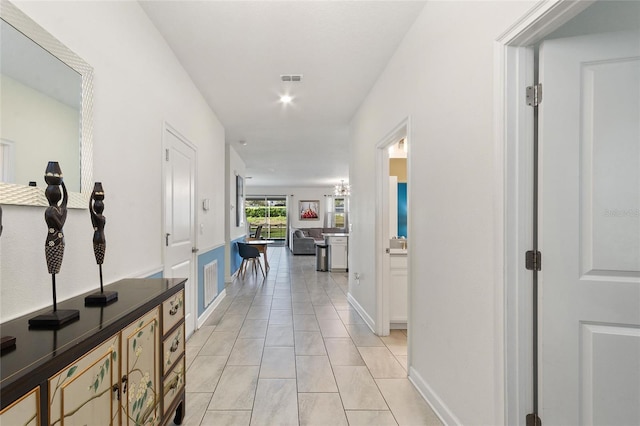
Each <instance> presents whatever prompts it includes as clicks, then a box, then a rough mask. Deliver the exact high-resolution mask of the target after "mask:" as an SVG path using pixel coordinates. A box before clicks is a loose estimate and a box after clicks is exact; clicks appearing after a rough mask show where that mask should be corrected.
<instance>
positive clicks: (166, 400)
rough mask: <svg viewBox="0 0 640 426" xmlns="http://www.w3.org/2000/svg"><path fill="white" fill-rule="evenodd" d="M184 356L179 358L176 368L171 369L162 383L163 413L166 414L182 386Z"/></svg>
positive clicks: (179, 393)
mask: <svg viewBox="0 0 640 426" xmlns="http://www.w3.org/2000/svg"><path fill="white" fill-rule="evenodd" d="M184 374H185V357H182V358H180V360H179V361H178V365H176V368H174V369H173V370H171V372H170V373H169V375H168V376H167V377H166V378H165V379H164V382H163V385H162V395H163V398H162V403H163V413H164V414H165V415H166V414H167V411H169V408H171V404H172V403H173V402H174V401H175V400H176V398H178V397H179V396H180V395H181V393H182V392H181V391H182V388H183V387H184Z"/></svg>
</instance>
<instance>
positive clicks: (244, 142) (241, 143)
mask: <svg viewBox="0 0 640 426" xmlns="http://www.w3.org/2000/svg"><path fill="white" fill-rule="evenodd" d="M238 143H239V144H240V145H242V146H247V141H245V140H241V141H238Z"/></svg>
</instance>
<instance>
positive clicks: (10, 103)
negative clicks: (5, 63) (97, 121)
mask: <svg viewBox="0 0 640 426" xmlns="http://www.w3.org/2000/svg"><path fill="white" fill-rule="evenodd" d="M0 93H2V96H1V97H0V111H2V114H0V137H2V138H3V139H7V140H9V141H11V142H14V149H15V151H14V154H15V163H14V167H15V169H14V171H15V175H14V177H15V180H14V181H12V182H7V181H5V182H7V183H17V184H20V185H28V184H29V182H30V181H35V182H37V184H38V186H40V187H46V183H45V182H44V170H45V168H46V167H47V163H48V161H49V160H51V159H53V158H55V159H56V161H58V162H59V163H60V167H61V169H62V172H63V174H64V181H65V185H66V187H67V189H68V190H69V191H74V192H80V133H79V132H80V126H79V124H78V123H79V122H80V112H79V111H78V109H77V108H73V107H71V106H69V105H66V104H64V103H62V102H60V101H59V100H57V99H54V98H52V97H51V96H49V95H47V94H45V93H42V92H39V91H37V90H35V89H33V88H31V87H29V86H25V85H24V84H22V83H21V82H19V81H17V80H14V79H13V78H11V77H8V76H7V75H4V74H0ZM34 123H38V125H37V126H36V125H34ZM61 148H64V149H61Z"/></svg>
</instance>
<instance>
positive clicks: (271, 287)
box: [183, 247, 441, 426]
mask: <svg viewBox="0 0 640 426" xmlns="http://www.w3.org/2000/svg"><path fill="white" fill-rule="evenodd" d="M268 255H269V260H270V262H269V264H270V266H271V269H270V271H269V273H268V274H267V277H266V279H263V278H262V276H261V275H251V274H248V275H247V276H246V277H245V279H244V280H242V279H236V280H235V281H234V282H233V283H231V284H229V285H228V286H227V288H226V292H227V294H226V297H225V299H223V300H222V301H221V303H220V306H219V307H218V308H217V309H216V311H215V312H214V314H213V315H212V316H211V317H210V318H209V319H208V320H207V321H206V323H205V324H204V325H203V327H201V328H200V330H198V331H197V332H195V333H194V334H193V335H192V336H191V338H190V339H189V340H188V341H187V343H186V362H187V368H188V370H187V388H186V392H187V407H186V418H185V420H184V422H183V424H184V425H194V426H197V425H200V426H207V425H246V426H257V425H274V426H275V425H277V426H285V425H367V426H369V425H376V426H378V425H380V426H383V425H440V424H441V423H440V421H439V420H438V418H437V417H436V416H435V414H434V413H433V412H432V411H431V409H430V407H429V406H428V405H427V404H426V402H425V401H424V400H423V399H422V397H421V396H420V395H419V394H418V392H417V391H416V390H415V388H414V387H413V385H412V384H411V383H410V382H409V380H408V379H407V375H406V368H407V344H406V341H407V336H406V331H405V330H402V331H401V330H393V331H392V333H391V335H390V336H387V337H383V338H380V337H378V336H376V335H375V334H373V333H372V332H371V331H370V329H369V328H368V326H367V325H366V324H365V323H364V321H363V320H362V318H361V317H360V316H359V315H358V313H357V312H356V311H355V310H354V309H353V308H352V307H351V306H350V305H349V303H348V302H347V298H346V293H347V287H348V276H347V274H346V273H329V272H317V271H316V270H315V257H313V256H293V255H291V253H290V252H289V250H288V249H287V248H286V247H271V248H269V253H268Z"/></svg>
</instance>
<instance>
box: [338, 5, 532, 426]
mask: <svg viewBox="0 0 640 426" xmlns="http://www.w3.org/2000/svg"><path fill="white" fill-rule="evenodd" d="M532 5H533V2H483V1H470V2H462V1H447V2H442V1H429V2H427V4H426V6H425V8H424V9H423V10H422V12H421V15H420V16H419V17H418V19H417V20H416V22H415V23H414V25H413V26H412V27H411V29H410V30H409V32H408V34H407V35H406V37H405V39H404V40H403V42H402V43H401V45H400V46H399V48H398V50H397V52H396V53H395V55H394V57H393V58H392V59H391V61H390V62H389V64H388V65H387V68H386V69H385V71H384V73H383V74H382V75H381V77H380V78H379V80H378V81H377V82H376V84H375V85H374V87H373V88H372V90H371V92H370V94H369V96H368V97H367V99H366V100H365V101H364V102H363V104H362V105H361V107H360V109H359V110H358V112H357V114H356V116H355V117H354V119H353V121H352V123H351V138H352V145H351V149H350V182H351V184H352V187H354V188H357V190H356V191H353V192H352V196H351V212H352V214H351V224H352V227H353V228H352V234H351V238H350V259H349V261H350V268H349V269H350V271H354V272H359V273H360V274H361V276H360V284H359V285H356V283H355V282H354V280H353V274H350V284H349V291H350V293H351V295H352V296H353V297H354V298H355V299H356V300H357V302H358V303H359V304H360V305H361V306H362V307H363V308H364V309H365V310H366V311H367V312H368V313H369V315H370V316H371V317H373V318H375V317H376V304H375V300H376V298H375V251H374V248H375V206H376V194H375V179H374V176H375V164H376V148H375V145H376V144H377V143H378V142H379V141H380V140H381V139H383V138H384V137H385V135H387V134H388V133H389V132H390V131H391V130H393V128H394V127H396V126H397V125H398V124H399V123H400V122H401V121H402V120H404V119H405V118H406V117H410V120H411V128H410V134H409V157H410V158H409V170H408V173H409V174H408V177H409V179H408V181H409V182H408V188H409V195H408V197H409V212H408V217H409V221H410V222H409V255H410V272H409V276H410V278H411V280H410V289H411V290H410V291H411V293H410V297H409V300H410V304H411V307H410V312H411V317H410V320H409V327H410V330H409V336H410V348H409V361H410V367H411V370H410V377H411V378H412V380H413V381H414V382H415V383H416V384H417V386H418V387H419V388H420V389H421V391H422V392H423V393H425V395H426V396H427V399H428V400H429V401H430V402H431V403H432V404H433V405H434V406H435V407H436V409H437V410H438V412H439V414H440V415H441V416H442V417H443V419H445V421H447V423H450V424H454V423H457V424H467V425H474V424H475V425H480V424H483V425H489V424H490V425H497V424H502V423H503V422H504V390H503V381H504V371H503V370H504V365H503V361H502V359H503V344H502V341H503V319H502V310H503V306H502V305H501V304H499V303H496V301H500V300H502V291H503V289H502V288H499V287H497V285H496V284H495V283H496V282H499V280H498V277H497V276H496V274H497V273H498V272H496V271H495V269H494V265H495V264H496V262H495V261H494V259H495V258H496V257H497V256H502V253H497V252H496V250H495V248H494V247H493V241H494V232H495V229H494V219H493V214H494V208H495V202H496V201H495V200H494V190H495V188H496V183H495V176H496V173H495V170H496V164H497V163H496V162H497V161H500V159H497V158H495V151H494V133H493V132H494V128H493V119H494V117H493V98H494V91H493V77H494V71H495V70H494V51H493V49H494V45H493V41H494V40H495V39H496V38H497V37H498V36H499V35H500V33H501V32H503V31H504V30H506V29H507V28H508V27H509V26H510V25H511V24H512V23H514V22H515V21H516V20H517V19H518V18H519V17H520V16H521V15H523V14H524V13H525V12H526V11H527V10H528V9H529V8H530V7H531V6H532Z"/></svg>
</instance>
